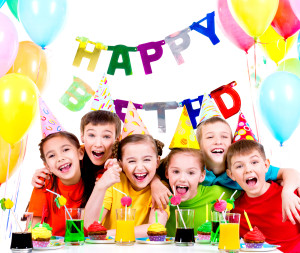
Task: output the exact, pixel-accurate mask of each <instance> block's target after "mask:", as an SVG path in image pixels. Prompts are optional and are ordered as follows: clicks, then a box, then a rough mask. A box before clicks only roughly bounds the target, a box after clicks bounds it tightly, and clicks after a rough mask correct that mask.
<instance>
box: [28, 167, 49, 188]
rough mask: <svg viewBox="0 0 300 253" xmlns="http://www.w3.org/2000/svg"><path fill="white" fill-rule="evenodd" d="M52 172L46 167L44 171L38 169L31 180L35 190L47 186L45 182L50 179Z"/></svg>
mask: <svg viewBox="0 0 300 253" xmlns="http://www.w3.org/2000/svg"><path fill="white" fill-rule="evenodd" d="M49 174H50V171H49V170H48V169H47V168H46V167H44V168H42V169H37V170H36V171H35V172H34V174H33V176H32V179H31V184H32V186H33V187H35V188H42V187H43V186H44V184H45V180H49V179H50V176H49Z"/></svg>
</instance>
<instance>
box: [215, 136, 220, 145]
mask: <svg viewBox="0 0 300 253" xmlns="http://www.w3.org/2000/svg"><path fill="white" fill-rule="evenodd" d="M214 141H215V144H221V138H220V137H218V136H216V137H215V138H214Z"/></svg>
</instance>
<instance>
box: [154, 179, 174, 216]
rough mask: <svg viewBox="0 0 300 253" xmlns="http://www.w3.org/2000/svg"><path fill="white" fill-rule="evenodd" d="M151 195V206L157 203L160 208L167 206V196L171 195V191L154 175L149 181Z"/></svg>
mask: <svg viewBox="0 0 300 253" xmlns="http://www.w3.org/2000/svg"><path fill="white" fill-rule="evenodd" d="M150 187H151V195H152V206H155V205H157V206H158V208H159V209H160V210H164V209H166V208H167V205H168V203H169V197H170V196H172V193H171V192H170V190H169V189H168V187H166V186H165V185H164V184H163V183H162V182H161V181H160V179H159V177H158V176H157V175H155V176H154V177H153V179H152V181H151V183H150Z"/></svg>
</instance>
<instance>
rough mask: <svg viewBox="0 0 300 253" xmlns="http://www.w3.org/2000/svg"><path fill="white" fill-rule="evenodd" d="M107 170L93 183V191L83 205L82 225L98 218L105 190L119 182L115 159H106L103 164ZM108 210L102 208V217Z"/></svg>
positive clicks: (118, 170) (86, 224) (89, 223)
mask: <svg viewBox="0 0 300 253" xmlns="http://www.w3.org/2000/svg"><path fill="white" fill-rule="evenodd" d="M104 168H105V169H107V171H105V172H104V174H103V176H102V177H101V178H100V179H99V180H98V181H97V182H96V183H95V187H94V189H93V192H92V194H91V196H90V198H89V200H88V202H87V204H86V206H85V218H84V227H85V228H88V227H89V225H91V224H92V223H93V222H94V221H97V220H98V219H99V215H100V211H101V208H102V205H103V200H104V196H105V191H106V190H107V189H108V188H109V187H110V186H112V185H114V184H115V183H119V182H120V173H121V171H122V169H121V168H120V166H119V164H118V162H117V160H116V159H108V160H107V161H106V163H105V165H104ZM107 212H108V210H107V209H104V212H103V216H102V219H103V218H104V217H105V215H106V214H107Z"/></svg>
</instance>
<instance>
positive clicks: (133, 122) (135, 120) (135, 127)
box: [120, 101, 149, 140]
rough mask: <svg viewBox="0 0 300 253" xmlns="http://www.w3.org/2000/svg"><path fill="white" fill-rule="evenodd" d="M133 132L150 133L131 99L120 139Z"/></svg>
mask: <svg viewBox="0 0 300 253" xmlns="http://www.w3.org/2000/svg"><path fill="white" fill-rule="evenodd" d="M131 134H149V132H148V130H147V128H146V126H145V125H144V123H143V121H142V119H141V117H140V115H139V114H138V112H137V110H136V108H135V107H134V105H133V103H132V102H131V101H129V103H128V107H127V112H126V116H125V120H124V125H123V130H122V133H121V136H120V140H123V139H124V138H125V137H126V136H128V135H131Z"/></svg>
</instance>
